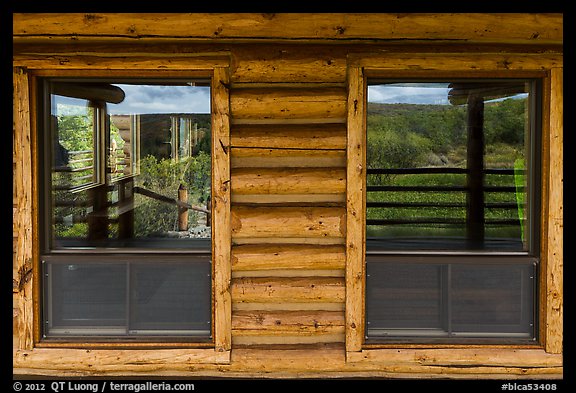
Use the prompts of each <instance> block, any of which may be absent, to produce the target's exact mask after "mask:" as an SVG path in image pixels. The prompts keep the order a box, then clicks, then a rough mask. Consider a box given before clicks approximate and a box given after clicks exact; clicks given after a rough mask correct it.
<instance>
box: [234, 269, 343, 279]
mask: <svg viewBox="0 0 576 393" xmlns="http://www.w3.org/2000/svg"><path fill="white" fill-rule="evenodd" d="M344 273H345V271H344V269H334V270H329V269H322V270H310V269H270V270H234V271H232V277H233V278H244V277H344Z"/></svg>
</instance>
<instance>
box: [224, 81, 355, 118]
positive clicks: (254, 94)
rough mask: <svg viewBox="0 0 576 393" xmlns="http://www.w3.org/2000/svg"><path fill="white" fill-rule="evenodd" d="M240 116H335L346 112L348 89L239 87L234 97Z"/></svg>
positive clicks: (233, 109) (235, 114) (233, 104)
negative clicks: (346, 90)
mask: <svg viewBox="0 0 576 393" xmlns="http://www.w3.org/2000/svg"><path fill="white" fill-rule="evenodd" d="M230 110H231V116H232V117H233V118H234V119H235V120H236V119H301V118H303V119H316V118H320V119H332V118H336V119H338V118H343V117H345V116H346V92H345V90H344V89H341V88H323V89H302V88H294V89H292V88H285V89H235V90H233V92H232V95H231V99H230Z"/></svg>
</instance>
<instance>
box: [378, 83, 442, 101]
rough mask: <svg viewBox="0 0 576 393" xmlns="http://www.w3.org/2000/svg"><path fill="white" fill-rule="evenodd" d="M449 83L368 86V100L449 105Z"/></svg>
mask: <svg viewBox="0 0 576 393" xmlns="http://www.w3.org/2000/svg"><path fill="white" fill-rule="evenodd" d="M448 90H449V89H448V84H447V83H445V84H444V83H427V84H425V85H424V84H422V83H395V84H386V85H371V86H368V102H377V103H381V104H436V105H440V104H443V105H447V104H449V102H448Z"/></svg>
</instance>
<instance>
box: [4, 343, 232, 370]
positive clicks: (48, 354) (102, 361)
mask: <svg viewBox="0 0 576 393" xmlns="http://www.w3.org/2000/svg"><path fill="white" fill-rule="evenodd" d="M13 359H14V360H13V361H14V368H15V369H18V368H33V369H36V370H50V369H55V368H57V369H59V370H61V371H64V370H75V371H85V372H92V371H93V370H95V369H97V370H99V372H102V373H104V372H110V371H124V372H149V373H154V372H160V371H177V370H180V371H190V369H191V367H192V366H193V365H194V364H228V363H230V351H224V352H219V351H215V350H214V349H190V348H187V349H155V350H153V351H143V350H138V349H119V350H110V349H72V348H65V349H56V348H50V349H47V348H46V349H45V348H42V349H39V348H36V349H34V350H33V351H24V350H21V351H17V352H16V353H15V354H14V357H13ZM54 359H58V362H57V366H56V365H55V363H54Z"/></svg>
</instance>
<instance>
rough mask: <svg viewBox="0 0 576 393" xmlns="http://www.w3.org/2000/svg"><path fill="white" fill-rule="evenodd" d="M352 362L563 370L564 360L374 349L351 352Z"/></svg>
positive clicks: (517, 353) (523, 353) (489, 352)
mask: <svg viewBox="0 0 576 393" xmlns="http://www.w3.org/2000/svg"><path fill="white" fill-rule="evenodd" d="M346 359H347V361H348V362H367V363H371V362H373V363H382V364H384V363H387V364H402V363H404V364H412V365H416V364H418V365H422V366H444V367H450V366H466V365H468V366H473V365H475V366H489V367H521V368H526V367H561V366H562V357H561V356H558V355H555V354H550V353H546V352H545V351H544V350H542V349H503V348H486V349H484V348H450V349H443V348H436V349H398V348H393V349H374V350H363V351H361V352H348V353H347V357H346Z"/></svg>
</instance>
